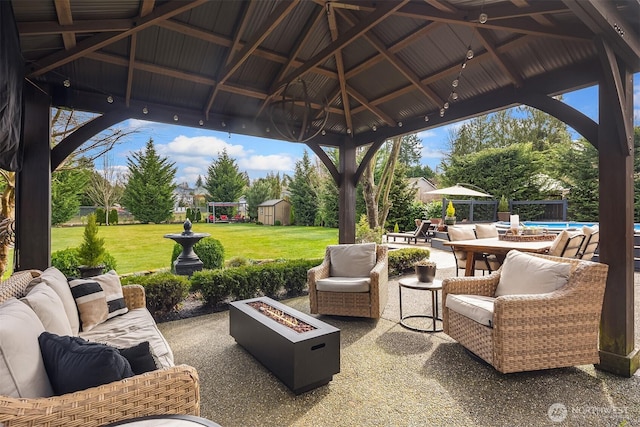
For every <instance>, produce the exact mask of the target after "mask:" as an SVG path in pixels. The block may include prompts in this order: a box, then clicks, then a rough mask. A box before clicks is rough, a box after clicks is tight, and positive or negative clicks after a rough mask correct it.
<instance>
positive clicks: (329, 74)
mask: <svg viewBox="0 0 640 427" xmlns="http://www.w3.org/2000/svg"><path fill="white" fill-rule="evenodd" d="M12 3H13V8H14V14H15V18H16V21H17V24H18V30H19V33H20V38H21V46H22V52H23V55H24V59H25V62H26V75H27V78H28V79H29V80H30V81H32V82H34V83H35V84H36V85H39V86H41V87H42V88H43V89H44V90H45V91H48V93H50V94H51V95H52V99H53V102H54V104H55V105H56V106H61V107H70V108H76V109H81V110H88V111H94V112H101V113H109V114H107V115H109V116H110V119H109V120H110V121H118V120H121V119H124V118H129V117H133V118H140V119H147V120H152V121H158V122H167V123H179V124H182V125H187V126H202V127H205V128H209V129H215V130H219V131H229V132H233V133H241V134H250V135H257V136H263V137H267V138H276V139H284V138H283V137H282V136H281V135H280V134H279V133H278V132H276V130H275V129H274V127H278V128H280V129H283V128H285V127H286V126H285V125H284V124H283V122H282V118H281V116H280V115H277V114H275V113H273V111H274V108H273V103H276V104H277V103H278V102H280V101H282V99H283V98H282V96H283V89H284V87H285V85H286V84H287V83H291V85H290V86H289V88H288V89H287V91H286V96H287V97H293V98H294V103H295V105H296V107H295V108H294V109H293V110H290V111H289V110H287V111H288V114H289V115H288V116H287V120H286V121H287V122H291V123H290V124H289V126H290V127H291V128H293V129H300V127H301V126H302V125H301V124H300V123H301V122H302V121H304V119H305V118H306V119H307V122H308V124H309V125H308V131H307V133H306V134H305V136H304V137H302V138H299V139H306V137H308V136H310V135H313V134H314V133H316V132H317V131H319V126H321V125H322V124H323V122H324V115H325V113H324V112H323V111H325V110H326V112H327V113H326V114H328V117H327V118H326V124H325V125H324V129H325V132H323V134H324V133H326V135H324V136H323V134H318V136H317V137H316V138H315V139H313V140H312V143H313V144H314V145H315V144H321V145H338V144H343V143H348V142H349V141H351V142H352V143H353V144H355V145H363V144H367V143H370V142H371V141H373V140H379V139H380V138H381V137H386V136H392V135H396V134H401V133H407V132H410V131H415V130H419V129H424V128H427V127H435V126H439V125H442V124H444V123H447V122H450V121H453V120H457V119H460V118H463V117H469V116H473V115H477V114H479V113H483V112H486V111H491V110H495V109H498V108H502V107H504V106H508V105H513V104H514V103H517V102H521V99H522V96H523V94H525V93H532V94H541V93H542V94H545V95H548V94H556V93H562V92H566V91H569V90H573V89H577V88H580V87H584V86H588V85H591V84H594V83H596V82H597V81H598V79H599V78H600V76H601V73H602V62H601V59H600V58H601V57H602V55H603V54H602V52H603V49H604V51H605V52H609V53H612V54H613V55H614V57H615V58H618V60H620V61H624V62H625V63H626V64H628V66H629V67H631V69H632V70H633V71H638V70H639V69H640V64H639V63H638V58H639V57H640V42H639V40H640V35H639V34H638V33H639V29H638V27H639V24H638V17H639V16H640V5H639V3H638V1H633V0H628V1H627V0H625V1H615V0H580V1H572V0H564V1H533V0H412V1H410V0H403V1H390V0H386V1H376V2H372V1H323V0H315V1H309V0H306V1H301V0H291V1H284V0H283V1H258V0H253V1H213V0H211V1H207V0H193V1H177V0H117V1H115V0H112V1H99V2H98V1H93V0H13V1H12ZM481 14H486V16H487V20H486V22H484V23H482V22H480V20H481ZM469 49H470V50H471V51H473V58H472V59H469V60H465V58H466V56H467V51H468V50H469ZM463 64H465V67H464V68H463ZM456 79H457V80H458V85H457V87H455V88H454V87H453V85H452V82H453V81H454V80H456ZM301 82H304V85H305V86H306V88H307V95H308V96H307V97H306V98H305V96H303V93H302V83H301ZM454 92H455V94H456V95H454ZM456 97H457V99H454V98H456ZM107 99H109V101H112V102H111V103H110V102H108V101H107ZM287 99H289V98H287ZM305 101H307V102H308V104H307V105H306V106H305ZM447 102H448V103H449V108H448V109H447V110H445V113H444V117H441V114H440V111H441V109H442V108H444V105H445V103H447ZM285 104H290V103H287V102H285ZM278 105H279V104H278ZM107 115H105V116H107ZM272 116H273V117H274V118H273V120H272ZM274 122H275V123H274ZM292 123H295V124H292ZM298 135H299V133H298V134H296V136H295V137H294V138H295V139H298ZM336 136H339V137H336ZM345 141H346V142H345Z"/></svg>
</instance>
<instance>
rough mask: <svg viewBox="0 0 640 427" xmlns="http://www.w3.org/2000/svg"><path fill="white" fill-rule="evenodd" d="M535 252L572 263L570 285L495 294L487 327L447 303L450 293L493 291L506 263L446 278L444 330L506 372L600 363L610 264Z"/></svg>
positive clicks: (443, 299)
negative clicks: (481, 273) (491, 270)
mask: <svg viewBox="0 0 640 427" xmlns="http://www.w3.org/2000/svg"><path fill="white" fill-rule="evenodd" d="M532 256H536V257H540V258H543V259H550V260H553V261H556V262H559V263H568V264H570V265H571V270H570V273H569V278H568V282H567V284H566V285H564V286H563V287H561V288H560V289H557V290H555V291H553V292H548V293H540V294H528V295H504V296H499V297H497V298H496V299H495V300H494V302H493V318H492V320H491V326H485V325H484V324H481V323H478V322H477V321H475V320H472V319H470V318H469V317H466V316H464V315H461V314H460V313H458V312H456V311H454V310H451V309H450V308H448V307H446V301H447V297H448V295H450V294H458V295H481V296H485V297H493V296H495V294H496V288H497V286H498V282H499V280H500V275H501V273H502V268H501V269H500V270H498V271H496V272H494V273H492V274H491V275H489V276H486V277H464V278H463V277H459V278H458V277H456V278H450V279H445V280H443V284H442V286H443V291H442V294H443V295H442V301H443V305H445V307H443V329H444V332H445V333H446V334H448V335H449V336H450V337H452V338H453V339H455V340H456V341H458V342H459V343H460V344H462V345H463V346H464V347H466V348H467V349H468V350H470V351H471V352H472V353H474V354H475V355H477V356H478V357H480V358H481V359H483V360H485V361H486V362H488V363H489V364H491V365H492V366H493V367H495V369H497V370H498V371H500V372H502V373H509V372H520V371H532V370H539V369H549V368H558V367H567V366H577V365H585V364H596V363H599V361H600V358H599V353H598V329H599V324H600V315H601V312H602V301H603V298H604V290H605V285H606V278H607V272H608V266H607V265H605V264H599V263H594V262H588V261H582V260H577V259H570V258H559V257H552V256H547V255H533V254H532ZM503 267H504V266H503Z"/></svg>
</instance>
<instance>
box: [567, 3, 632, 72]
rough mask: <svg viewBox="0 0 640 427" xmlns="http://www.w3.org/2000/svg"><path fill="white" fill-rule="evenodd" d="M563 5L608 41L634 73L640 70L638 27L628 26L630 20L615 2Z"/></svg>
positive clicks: (597, 34)
mask: <svg viewBox="0 0 640 427" xmlns="http://www.w3.org/2000/svg"><path fill="white" fill-rule="evenodd" d="M563 3H564V4H566V5H567V7H569V8H570V9H571V11H572V12H573V13H575V14H576V16H577V17H578V18H580V20H581V21H582V22H583V23H584V24H585V25H586V26H587V27H589V29H590V30H591V31H593V33H595V35H596V36H598V37H602V38H603V39H605V40H607V42H608V43H609V46H610V47H611V48H612V49H613V50H614V51H615V52H616V54H617V55H618V56H619V57H620V58H622V59H624V61H625V62H626V63H627V64H628V65H629V66H630V67H631V69H632V70H633V71H638V70H640V37H639V34H638V28H637V25H636V28H633V27H632V26H631V27H630V26H628V25H627V24H626V23H627V22H628V20H627V19H625V18H624V17H623V16H622V15H621V13H620V12H619V11H618V10H617V9H616V5H615V2H611V1H603V0H583V1H570V0H563ZM636 22H637V16H636Z"/></svg>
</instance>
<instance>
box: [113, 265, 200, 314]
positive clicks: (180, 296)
mask: <svg viewBox="0 0 640 427" xmlns="http://www.w3.org/2000/svg"><path fill="white" fill-rule="evenodd" d="M121 282H122V284H123V285H128V284H138V285H142V286H143V287H144V292H145V296H146V300H147V309H149V312H150V313H151V314H155V313H167V312H170V311H172V310H174V309H175V308H176V306H177V305H178V304H180V303H181V302H182V301H183V300H184V299H185V298H186V297H187V295H189V289H190V288H191V283H190V282H189V278H187V277H186V276H179V275H177V274H172V273H169V272H161V273H153V274H150V275H147V276H142V275H137V276H127V277H123V278H122V279H121Z"/></svg>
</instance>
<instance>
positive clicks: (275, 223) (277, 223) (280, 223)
mask: <svg viewBox="0 0 640 427" xmlns="http://www.w3.org/2000/svg"><path fill="white" fill-rule="evenodd" d="M273 225H282V222H280V220H279V219H276V220H275V221H274V222H273Z"/></svg>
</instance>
